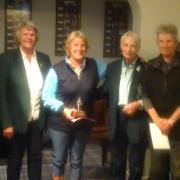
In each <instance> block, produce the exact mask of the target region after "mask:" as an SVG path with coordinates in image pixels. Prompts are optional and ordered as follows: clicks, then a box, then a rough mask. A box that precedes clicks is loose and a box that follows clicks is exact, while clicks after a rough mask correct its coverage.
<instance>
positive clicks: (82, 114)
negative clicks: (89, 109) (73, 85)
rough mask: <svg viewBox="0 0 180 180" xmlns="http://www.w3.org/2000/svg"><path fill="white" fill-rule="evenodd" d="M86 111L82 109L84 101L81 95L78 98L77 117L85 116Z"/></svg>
mask: <svg viewBox="0 0 180 180" xmlns="http://www.w3.org/2000/svg"><path fill="white" fill-rule="evenodd" d="M84 116H85V112H84V111H83V110H82V101H81V98H80V97H79V98H78V100H77V117H84Z"/></svg>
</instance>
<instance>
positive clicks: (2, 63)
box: [0, 49, 51, 133]
mask: <svg viewBox="0 0 180 180" xmlns="http://www.w3.org/2000/svg"><path fill="white" fill-rule="evenodd" d="M36 53H37V61H38V64H39V67H40V70H41V73H42V76H43V79H44V80H45V77H46V75H47V73H48V71H49V68H50V66H51V63H50V59H49V57H48V56H47V55H46V54H43V53H41V52H36ZM30 111H31V107H30V91H29V86H28V81H27V76H26V71H25V68H24V63H23V60H22V57H21V53H20V50H19V49H15V50H11V51H8V52H6V53H3V54H1V55H0V122H1V128H3V129H4V128H7V127H9V126H14V127H15V131H16V132H19V133H25V132H26V130H27V126H28V115H29V113H30ZM38 123H39V127H40V128H43V126H44V123H45V112H44V108H43V106H42V103H41V107H40V118H39V119H38Z"/></svg>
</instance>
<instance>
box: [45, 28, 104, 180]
mask: <svg viewBox="0 0 180 180" xmlns="http://www.w3.org/2000/svg"><path fill="white" fill-rule="evenodd" d="M87 49H88V42H87V38H86V37H85V35H84V34H83V33H82V32H81V31H73V32H72V33H71V34H70V35H69V36H68V37H67V40H66V42H65V50H66V56H65V58H64V59H63V61H61V62H60V63H58V64H56V65H54V67H53V68H52V69H51V70H50V71H49V74H48V76H47V79H46V82H45V86H44V89H43V94H42V98H43V101H44V105H45V106H46V107H48V108H49V109H50V115H49V121H48V126H49V132H50V137H51V139H52V144H53V150H54V152H53V165H52V174H53V178H52V179H53V180H62V179H63V176H64V169H65V164H66V160H67V157H68V154H69V155H70V180H79V179H81V177H82V160H83V154H84V150H85V146H86V144H87V141H88V137H89V134H90V132H91V128H92V123H91V121H90V120H88V119H89V118H90V117H91V115H92V104H93V100H94V96H95V89H96V86H97V83H98V81H99V79H100V78H102V77H103V74H104V72H105V69H106V65H105V64H102V63H100V62H98V61H96V60H94V59H93V58H88V57H86V56H85V55H86V52H87ZM76 120H77V121H76ZM78 120H79V121H78Z"/></svg>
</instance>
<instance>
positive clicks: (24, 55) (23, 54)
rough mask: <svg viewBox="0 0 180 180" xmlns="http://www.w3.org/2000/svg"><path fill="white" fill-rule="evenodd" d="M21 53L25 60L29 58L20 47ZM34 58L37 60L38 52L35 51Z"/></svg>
mask: <svg viewBox="0 0 180 180" xmlns="http://www.w3.org/2000/svg"><path fill="white" fill-rule="evenodd" d="M20 52H21V55H22V58H23V59H25V58H26V57H27V55H26V54H25V53H24V51H23V50H22V48H21V47H20ZM32 57H33V58H36V51H35V50H34V52H33V56H32Z"/></svg>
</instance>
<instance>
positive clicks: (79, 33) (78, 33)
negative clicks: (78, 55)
mask: <svg viewBox="0 0 180 180" xmlns="http://www.w3.org/2000/svg"><path fill="white" fill-rule="evenodd" d="M77 37H78V38H81V39H82V40H83V42H84V43H85V46H86V50H87V49H88V48H89V44H88V40H87V37H86V36H85V34H84V33H83V32H82V31H79V30H78V31H72V32H71V33H70V34H69V35H68V37H67V39H66V40H65V45H64V49H65V51H66V54H67V55H68V56H69V55H70V54H69V46H70V44H71V42H72V41H73V40H74V39H75V38H77Z"/></svg>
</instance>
